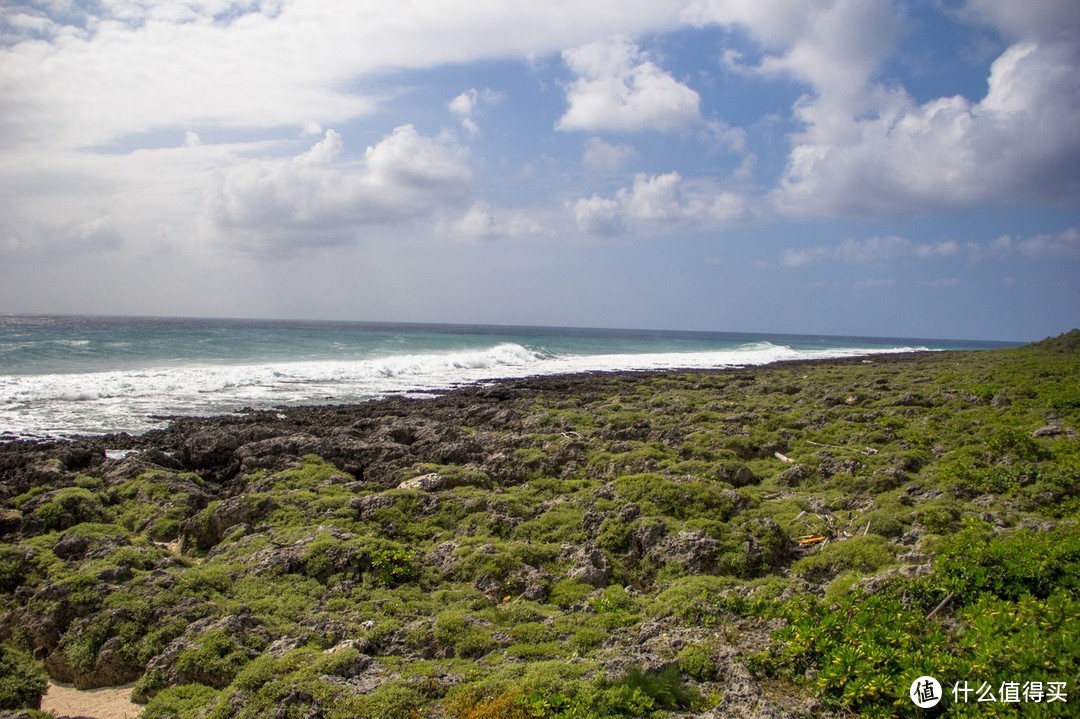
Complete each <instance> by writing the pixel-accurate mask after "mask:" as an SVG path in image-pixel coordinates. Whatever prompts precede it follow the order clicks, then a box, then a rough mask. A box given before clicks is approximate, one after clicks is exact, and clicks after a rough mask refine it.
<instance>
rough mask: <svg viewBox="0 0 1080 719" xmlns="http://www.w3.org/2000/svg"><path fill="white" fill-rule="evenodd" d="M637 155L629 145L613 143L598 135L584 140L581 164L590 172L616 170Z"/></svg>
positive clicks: (620, 168)
mask: <svg viewBox="0 0 1080 719" xmlns="http://www.w3.org/2000/svg"><path fill="white" fill-rule="evenodd" d="M638 157H639V154H638V151H637V150H635V149H634V148H633V147H632V146H630V145H623V144H613V143H610V142H606V141H604V140H602V139H600V138H599V137H590V138H589V139H588V140H586V141H585V153H584V154H583V155H582V156H581V164H582V166H584V167H585V169H586V170H588V171H590V172H618V171H620V170H622V169H623V168H624V167H626V166H627V165H628V164H629V163H631V162H633V161H634V160H636V159H637V158H638Z"/></svg>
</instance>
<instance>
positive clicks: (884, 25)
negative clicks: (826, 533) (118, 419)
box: [0, 0, 1080, 341]
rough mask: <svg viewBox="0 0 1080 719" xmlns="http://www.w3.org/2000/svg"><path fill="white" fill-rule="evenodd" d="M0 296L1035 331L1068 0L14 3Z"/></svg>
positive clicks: (5, 56) (332, 314)
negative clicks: (1020, 0) (1021, 0)
mask: <svg viewBox="0 0 1080 719" xmlns="http://www.w3.org/2000/svg"><path fill="white" fill-rule="evenodd" d="M0 313H62V314H66V313H79V314H139V315H169V316H210V317H264V318H289V319H293V318H296V319H344V320H369V321H399V322H410V321H416V322H461V323H483V324H517V325H547V326H576V327H623V328H650V329H683V330H710V331H731V332H776V333H807V334H833V335H864V336H866V335H871V336H895V337H932V338H950V339H984V340H1015V341H1023V340H1033V339H1040V338H1042V337H1045V336H1049V335H1056V334H1059V333H1061V332H1064V331H1066V330H1068V329H1070V328H1073V327H1077V326H1080V2H1076V0H1024V2H1017V1H1016V0H802V1H794V0H647V1H643V0H590V2H588V3H582V2H580V0H544V1H543V2H532V1H520V2H510V1H509V0H507V1H505V2H493V1H492V0H454V2H448V1H447V0H396V1H395V2H386V1H385V0H237V1H230V0H186V1H182V2H157V1H155V0H95V1H76V0H40V1H38V2H19V1H18V0H14V2H12V1H11V0H4V2H3V3H2V5H0Z"/></svg>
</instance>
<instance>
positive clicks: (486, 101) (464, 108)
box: [446, 87, 503, 137]
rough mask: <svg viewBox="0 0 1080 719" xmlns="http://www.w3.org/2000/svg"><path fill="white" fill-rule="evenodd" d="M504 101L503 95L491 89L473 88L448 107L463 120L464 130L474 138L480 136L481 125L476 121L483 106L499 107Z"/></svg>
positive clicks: (456, 98) (451, 102) (452, 101)
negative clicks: (477, 112)
mask: <svg viewBox="0 0 1080 719" xmlns="http://www.w3.org/2000/svg"><path fill="white" fill-rule="evenodd" d="M502 100H503V96H502V93H499V92H495V91H494V90H491V89H489V88H484V89H483V90H477V89H476V88H475V87H472V88H469V89H468V90H466V91H465V92H463V93H461V94H460V95H458V96H457V97H455V98H454V99H453V100H451V101H450V102H449V103H447V105H446V106H447V109H449V110H450V112H452V113H454V114H455V115H458V116H459V117H460V118H461V126H462V128H464V129H465V132H466V133H467V134H468V135H469V136H470V137H473V136H476V135H478V134H480V125H479V124H477V122H476V120H475V119H474V114H475V113H476V111H477V110H478V109H479V108H480V106H481V105H497V104H499V103H500V102H502Z"/></svg>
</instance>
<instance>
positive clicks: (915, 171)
mask: <svg viewBox="0 0 1080 719" xmlns="http://www.w3.org/2000/svg"><path fill="white" fill-rule="evenodd" d="M1078 7H1080V5H1077V3H1075V2H1074V1H1073V0H1036V1H1035V2H1032V3H1015V2H1011V0H971V1H970V2H969V3H968V5H967V8H966V10H965V15H966V16H967V17H978V18H979V19H980V20H982V21H984V22H988V23H991V24H992V25H994V26H995V28H997V29H999V30H1001V31H1002V32H1003V33H1005V34H1006V35H1007V36H1009V37H1012V38H1015V39H1016V42H1015V43H1014V44H1013V45H1012V46H1010V47H1009V48H1008V49H1007V50H1006V51H1005V52H1004V53H1003V54H1002V55H1001V56H1000V57H999V58H997V60H996V61H995V62H994V64H993V66H992V68H991V70H990V74H989V77H988V90H987V93H986V96H985V97H984V98H982V99H981V100H978V101H973V100H970V99H968V98H964V97H960V96H952V97H941V98H937V99H933V100H930V101H928V102H924V103H918V102H915V101H914V100H913V99H912V98H911V97H910V95H909V94H908V93H907V91H906V90H905V89H904V88H902V87H895V86H885V85H884V84H881V83H880V82H878V81H877V80H876V76H877V73H878V72H879V70H880V68H881V65H882V63H883V61H884V60H885V59H886V58H887V57H889V55H890V54H891V53H892V51H893V49H894V47H895V45H896V41H897V39H898V38H899V36H900V34H901V32H902V30H903V27H904V21H903V19H902V18H901V17H900V16H899V15H898V13H897V10H896V6H895V4H893V3H889V2H884V1H883V0H819V1H818V2H814V3H791V2H786V1H785V0H701V2H698V3H696V4H695V5H694V6H693V7H692V9H691V10H690V11H688V12H687V15H686V17H687V18H688V19H689V20H691V21H693V22H697V23H702V24H705V23H720V24H725V25H739V26H742V27H745V28H746V29H747V30H748V31H749V33H750V34H751V35H752V36H753V37H755V38H757V39H758V41H760V42H761V43H762V45H763V46H764V48H765V50H766V52H767V54H766V56H765V58H764V59H763V60H762V61H761V62H760V63H758V64H757V65H755V66H752V67H747V66H745V65H742V64H741V63H742V60H741V58H740V57H739V56H737V55H733V54H731V53H728V54H726V55H725V56H724V57H725V62H727V63H728V65H735V66H737V67H739V68H740V70H742V71H743V72H746V73H750V74H761V75H777V74H782V75H785V76H788V77H792V78H795V79H797V80H799V81H801V82H804V83H806V84H807V85H808V86H809V88H810V89H811V92H810V94H808V95H807V96H805V97H803V98H802V99H801V100H800V101H799V102H798V103H796V105H795V106H794V108H793V110H794V115H795V117H796V119H797V120H799V121H800V122H801V123H802V129H801V130H800V131H799V132H797V133H795V134H794V135H793V136H792V149H791V152H790V154H789V157H788V162H787V167H786V169H785V171H784V173H783V175H782V177H781V181H780V183H779V186H778V187H777V189H776V192H775V193H774V195H773V198H774V200H775V203H776V205H777V206H778V207H779V208H780V209H781V210H782V211H785V212H787V213H790V214H794V215H836V214H850V215H860V214H877V213H880V212H882V211H898V210H903V211H910V210H913V209H914V210H933V209H939V208H955V207H971V206H975V205H978V204H979V203H984V202H998V203H1020V202H1027V201H1031V200H1037V201H1040V202H1047V201H1049V202H1055V201H1057V202H1068V201H1070V200H1072V199H1073V198H1075V197H1076V196H1077V193H1078V192H1080V131H1078V130H1077V129H1076V128H1078V127H1080V49H1078V45H1080V43H1078V41H1077V38H1078V37H1080V18H1078V16H1080V10H1077V8H1078Z"/></svg>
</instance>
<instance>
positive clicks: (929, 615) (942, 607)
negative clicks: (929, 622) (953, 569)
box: [924, 592, 956, 621]
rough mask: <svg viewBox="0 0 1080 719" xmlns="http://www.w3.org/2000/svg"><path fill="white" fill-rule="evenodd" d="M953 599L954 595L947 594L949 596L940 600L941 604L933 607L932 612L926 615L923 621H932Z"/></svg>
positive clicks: (951, 593)
mask: <svg viewBox="0 0 1080 719" xmlns="http://www.w3.org/2000/svg"><path fill="white" fill-rule="evenodd" d="M955 598H956V594H955V593H953V592H949V595H948V596H947V597H945V598H944V599H942V600H941V604H939V605H937V606H936V607H934V609H933V611H931V612H930V613H929V614H927V615H926V617H925V619H933V618H934V617H935V616H936V615H937V613H938V612H940V611H941V610H942V609H944V608H945V605H946V604H948V603H949V602H951V601H952V600H953V599H955ZM924 621H925V620H924Z"/></svg>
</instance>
